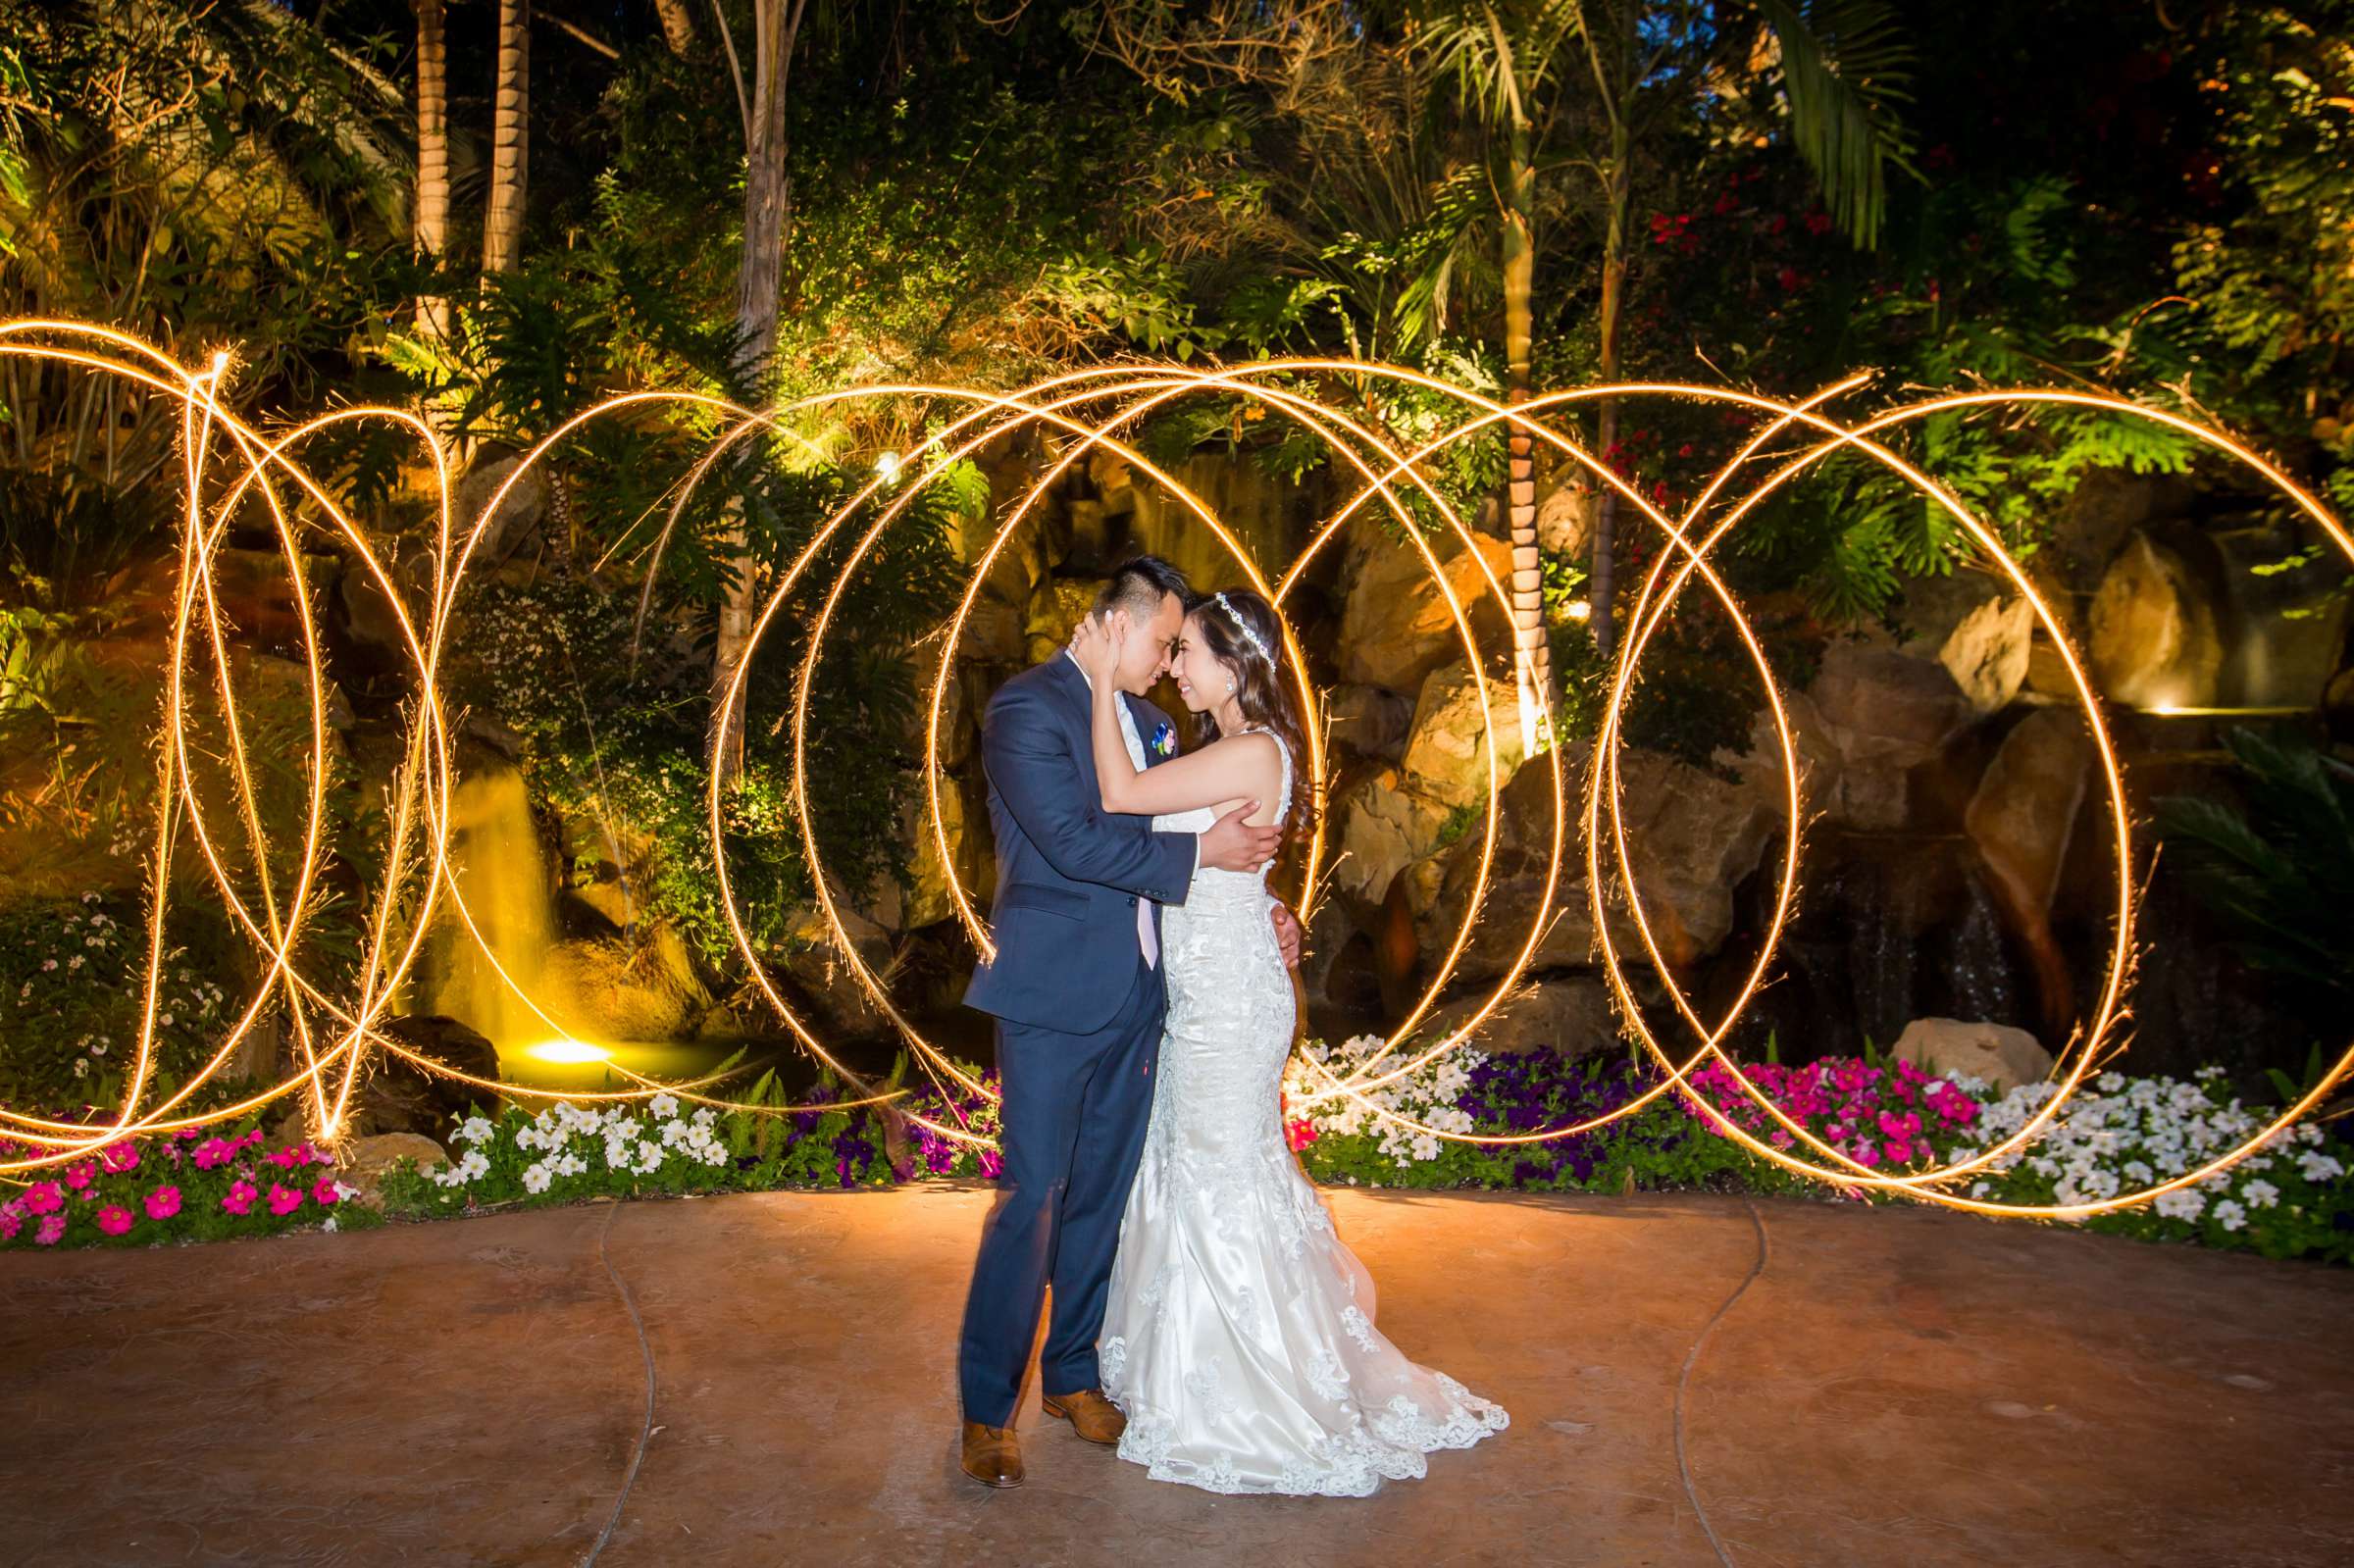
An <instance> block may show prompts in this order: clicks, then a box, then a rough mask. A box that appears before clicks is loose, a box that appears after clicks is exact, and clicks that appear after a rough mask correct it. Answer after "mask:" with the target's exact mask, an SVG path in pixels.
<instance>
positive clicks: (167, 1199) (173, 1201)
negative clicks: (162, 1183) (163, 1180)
mask: <svg viewBox="0 0 2354 1568" xmlns="http://www.w3.org/2000/svg"><path fill="white" fill-rule="evenodd" d="M178 1213H179V1188H177V1187H159V1188H157V1189H155V1190H154V1191H152V1192H150V1193H148V1194H147V1217H148V1218H149V1219H151V1220H168V1219H170V1218H171V1217H172V1216H173V1215H175V1214H178Z"/></svg>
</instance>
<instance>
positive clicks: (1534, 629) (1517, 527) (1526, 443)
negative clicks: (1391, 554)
mask: <svg viewBox="0 0 2354 1568" xmlns="http://www.w3.org/2000/svg"><path fill="white" fill-rule="evenodd" d="M1506 203H1507V204H1506V208H1505V213H1504V360H1505V394H1504V395H1505V401H1506V402H1507V403H1510V404H1514V405H1517V404H1520V403H1525V402H1527V401H1528V396H1529V375H1530V372H1529V359H1530V352H1531V350H1530V344H1531V340H1532V339H1533V338H1534V336H1535V316H1534V311H1533V309H1532V307H1531V304H1530V298H1531V295H1532V293H1533V292H1534V289H1535V284H1536V270H1537V252H1536V205H1537V167H1536V161H1535V159H1534V158H1533V157H1532V156H1531V152H1530V142H1529V130H1528V126H1527V125H1526V124H1525V123H1518V124H1515V125H1514V126H1512V130H1511V188H1510V190H1509V191H1508V192H1507V193H1506ZM1506 450H1507V452H1508V454H1509V456H1510V468H1509V470H1508V475H1507V483H1508V485H1509V489H1508V496H1509V500H1510V506H1509V508H1508V509H1507V514H1506V515H1507V517H1508V519H1509V520H1510V526H1511V539H1512V580H1511V590H1512V682H1513V686H1514V689H1515V690H1516V691H1517V693H1518V695H1519V701H1520V737H1521V740H1522V743H1523V747H1524V749H1525V750H1528V751H1532V752H1533V751H1534V750H1535V749H1536V748H1537V744H1538V742H1539V740H1540V738H1541V737H1540V736H1539V734H1538V733H1537V732H1538V727H1539V715H1540V713H1541V712H1542V711H1543V707H1542V701H1541V698H1549V697H1550V695H1551V692H1552V688H1553V650H1552V648H1551V647H1550V646H1549V645H1548V644H1547V642H1546V637H1545V590H1544V576H1543V573H1542V571H1541V569H1540V568H1539V566H1538V563H1537V474H1536V449H1535V443H1534V442H1533V441H1532V440H1531V439H1530V437H1529V435H1528V432H1527V431H1525V430H1518V429H1514V430H1512V431H1511V432H1510V435H1509V436H1508V437H1507V443H1506Z"/></svg>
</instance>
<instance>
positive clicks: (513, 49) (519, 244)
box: [483, 0, 532, 274]
mask: <svg viewBox="0 0 2354 1568" xmlns="http://www.w3.org/2000/svg"><path fill="white" fill-rule="evenodd" d="M531 24H532V6H531V0H498V91H497V97H496V98H495V99H494V100H493V103H492V106H491V117H490V203H489V211H488V213H487V215H486V217H485V218H484V220H483V271H484V273H485V274H490V273H504V272H511V271H513V270H514V268H515V266H516V264H517V263H518V262H520V261H522V260H523V199H524V190H525V186H526V175H527V164H528V162H529V157H530V152H531V126H530V125H529V114H530V109H531V98H532V35H531Z"/></svg>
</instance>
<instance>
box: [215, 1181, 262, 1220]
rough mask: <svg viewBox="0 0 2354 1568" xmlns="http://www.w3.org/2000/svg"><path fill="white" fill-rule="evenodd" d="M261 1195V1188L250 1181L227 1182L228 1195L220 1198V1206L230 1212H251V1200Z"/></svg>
mask: <svg viewBox="0 0 2354 1568" xmlns="http://www.w3.org/2000/svg"><path fill="white" fill-rule="evenodd" d="M261 1195H262V1189H260V1188H258V1187H255V1186H254V1185H253V1184H252V1183H251V1182H247V1181H235V1182H231V1183H230V1184H229V1195H228V1196H227V1197H225V1198H223V1199H222V1200H221V1206H222V1207H223V1208H225V1209H227V1210H229V1212H230V1213H231V1214H251V1213H252V1212H253V1200H254V1199H255V1198H257V1197H260V1196H261Z"/></svg>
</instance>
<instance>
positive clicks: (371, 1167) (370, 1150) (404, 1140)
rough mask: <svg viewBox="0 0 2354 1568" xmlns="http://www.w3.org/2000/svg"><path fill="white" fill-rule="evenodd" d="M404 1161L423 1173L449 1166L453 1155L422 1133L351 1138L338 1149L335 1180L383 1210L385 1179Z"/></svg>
mask: <svg viewBox="0 0 2354 1568" xmlns="http://www.w3.org/2000/svg"><path fill="white" fill-rule="evenodd" d="M402 1160H408V1161H411V1162H412V1163H414V1164H415V1165H416V1167H417V1169H418V1172H419V1173H420V1174H422V1173H424V1172H426V1171H430V1170H433V1169H435V1167H436V1166H445V1165H447V1164H448V1163H449V1155H448V1153H447V1152H446V1151H444V1150H443V1149H442V1147H441V1145H440V1144H438V1143H436V1142H435V1141H434V1140H433V1139H432V1138H427V1137H425V1136H424V1135H422V1134H419V1133H378V1134H375V1135H373V1136H370V1137H367V1138H351V1139H348V1140H347V1141H345V1142H344V1143H342V1144H340V1145H339V1146H338V1147H337V1148H336V1150H335V1179H336V1180H337V1181H340V1182H342V1183H344V1184H345V1185H347V1186H349V1187H351V1188H353V1189H357V1191H358V1193H359V1196H358V1198H357V1199H356V1200H355V1201H357V1202H360V1203H363V1204H365V1205H367V1206H368V1207H369V1208H372V1209H374V1208H382V1207H384V1177H385V1176H386V1175H387V1174H389V1173H390V1171H391V1169H392V1167H393V1166H394V1165H396V1164H398V1163H399V1162H400V1161H402Z"/></svg>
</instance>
